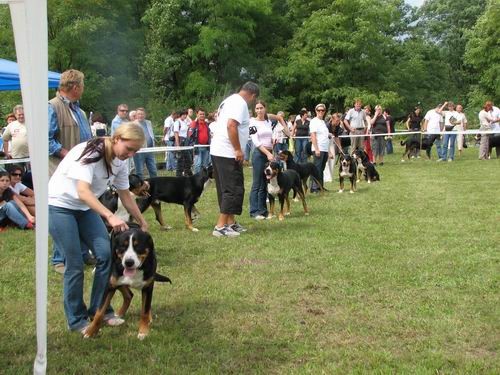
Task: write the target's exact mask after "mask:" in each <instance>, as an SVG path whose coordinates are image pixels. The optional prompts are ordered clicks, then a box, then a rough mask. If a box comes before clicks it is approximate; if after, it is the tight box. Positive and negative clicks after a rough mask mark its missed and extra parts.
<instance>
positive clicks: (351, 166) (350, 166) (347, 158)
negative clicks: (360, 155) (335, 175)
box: [339, 154, 358, 194]
mask: <svg viewBox="0 0 500 375" xmlns="http://www.w3.org/2000/svg"><path fill="white" fill-rule="evenodd" d="M356 164H357V163H356V160H355V159H353V158H352V157H351V155H348V154H342V155H340V166H339V181H340V189H339V193H343V192H344V178H346V177H348V178H349V180H350V181H351V190H350V191H349V192H350V193H351V194H352V193H354V192H355V191H356V173H357V168H358V167H357V165H356Z"/></svg>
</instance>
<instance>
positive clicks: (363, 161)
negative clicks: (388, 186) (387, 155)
mask: <svg viewBox="0 0 500 375" xmlns="http://www.w3.org/2000/svg"><path fill="white" fill-rule="evenodd" d="M352 157H353V158H354V159H355V160H356V164H357V166H358V176H357V181H356V182H359V180H360V179H361V175H362V174H364V176H365V180H366V181H368V183H369V184H370V183H371V182H372V181H380V176H379V174H378V172H377V170H376V169H375V166H374V165H373V163H372V162H370V159H369V158H368V155H367V154H366V152H364V151H363V150H360V149H356V150H354V152H353V153H352Z"/></svg>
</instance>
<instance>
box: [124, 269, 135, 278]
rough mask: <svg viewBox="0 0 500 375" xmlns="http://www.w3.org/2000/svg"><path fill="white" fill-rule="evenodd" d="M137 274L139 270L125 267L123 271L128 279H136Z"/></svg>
mask: <svg viewBox="0 0 500 375" xmlns="http://www.w3.org/2000/svg"><path fill="white" fill-rule="evenodd" d="M136 272H137V268H135V267H134V268H127V267H125V268H124V269H123V276H126V277H134V275H135V274H136Z"/></svg>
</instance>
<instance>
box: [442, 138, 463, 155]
mask: <svg viewBox="0 0 500 375" xmlns="http://www.w3.org/2000/svg"><path fill="white" fill-rule="evenodd" d="M460 136H462V135H460ZM456 139H457V135H456V134H453V133H451V134H450V133H444V135H443V152H442V158H441V159H445V160H446V158H448V159H451V160H453V159H455V141H456ZM448 143H450V147H449V150H450V154H449V155H448Z"/></svg>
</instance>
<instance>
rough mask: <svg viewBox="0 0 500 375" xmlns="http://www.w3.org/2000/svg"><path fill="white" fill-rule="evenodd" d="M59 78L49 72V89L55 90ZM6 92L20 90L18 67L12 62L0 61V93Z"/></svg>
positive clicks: (56, 74)
mask: <svg viewBox="0 0 500 375" xmlns="http://www.w3.org/2000/svg"><path fill="white" fill-rule="evenodd" d="M60 78H61V74H60V73H55V72H49V88H51V89H53V88H57V87H58V86H59V79H60ZM7 90H21V84H20V83H19V67H18V66H17V63H15V62H13V61H9V60H5V59H0V91H7Z"/></svg>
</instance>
